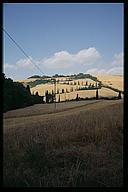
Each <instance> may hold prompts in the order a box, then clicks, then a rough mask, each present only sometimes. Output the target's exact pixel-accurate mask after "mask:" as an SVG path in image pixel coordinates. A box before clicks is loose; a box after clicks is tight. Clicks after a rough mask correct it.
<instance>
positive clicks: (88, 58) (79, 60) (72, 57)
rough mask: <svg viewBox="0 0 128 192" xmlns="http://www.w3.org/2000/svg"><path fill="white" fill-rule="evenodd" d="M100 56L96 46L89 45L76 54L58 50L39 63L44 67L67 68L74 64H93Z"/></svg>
mask: <svg viewBox="0 0 128 192" xmlns="http://www.w3.org/2000/svg"><path fill="white" fill-rule="evenodd" d="M100 58H101V56H100V53H99V52H98V51H97V50H96V48H94V47H91V48H88V49H83V50H80V51H79V52H78V53H76V54H71V53H69V52H67V51H60V52H57V53H55V54H54V55H53V56H51V57H49V58H45V59H44V60H42V61H41V63H42V64H43V65H44V66H45V67H46V68H49V69H50V68H51V69H53V68H56V69H57V68H58V69H59V68H61V69H63V68H69V67H71V66H74V65H76V64H77V65H80V64H83V65H88V64H95V63H96V62H97V60H99V59H100Z"/></svg>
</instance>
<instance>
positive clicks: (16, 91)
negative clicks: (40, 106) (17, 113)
mask: <svg viewBox="0 0 128 192" xmlns="http://www.w3.org/2000/svg"><path fill="white" fill-rule="evenodd" d="M2 78H3V112H6V111H8V110H12V109H18V108H22V107H26V106H30V105H33V104H37V103H42V102H43V97H41V96H39V95H38V94H36V95H32V94H31V92H30V87H29V85H27V87H25V86H23V84H22V83H19V82H13V80H12V79H10V78H6V77H5V74H4V73H3V74H2Z"/></svg>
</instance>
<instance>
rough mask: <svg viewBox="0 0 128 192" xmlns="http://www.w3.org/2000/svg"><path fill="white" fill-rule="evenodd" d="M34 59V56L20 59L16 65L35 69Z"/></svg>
mask: <svg viewBox="0 0 128 192" xmlns="http://www.w3.org/2000/svg"><path fill="white" fill-rule="evenodd" d="M32 62H34V61H33V59H32V57H30V59H29V58H27V59H20V60H19V61H17V62H16V66H18V67H20V68H21V67H23V68H29V69H33V68H34V65H33V63H32Z"/></svg>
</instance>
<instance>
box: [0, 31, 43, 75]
mask: <svg viewBox="0 0 128 192" xmlns="http://www.w3.org/2000/svg"><path fill="white" fill-rule="evenodd" d="M3 31H4V32H5V33H6V35H7V36H8V37H9V38H10V39H11V40H12V41H13V43H15V45H16V46H17V47H18V48H19V49H20V50H21V52H22V53H23V54H24V55H25V56H26V57H27V58H28V59H29V60H30V61H31V63H32V64H33V65H34V66H35V67H36V68H37V69H38V70H39V71H40V72H41V73H42V74H44V72H43V71H42V70H41V69H40V68H39V67H38V66H37V65H36V64H35V63H34V62H33V60H32V59H31V58H30V57H29V56H28V54H27V53H26V52H25V51H24V50H23V48H22V47H21V46H20V45H19V44H18V43H17V42H16V41H15V40H14V39H13V38H12V37H11V35H10V34H9V33H8V32H7V31H6V30H5V29H4V28H3Z"/></svg>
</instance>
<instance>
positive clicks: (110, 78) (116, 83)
mask: <svg viewBox="0 0 128 192" xmlns="http://www.w3.org/2000/svg"><path fill="white" fill-rule="evenodd" d="M97 78H98V80H100V81H102V83H103V84H104V85H108V86H111V87H113V88H116V89H119V90H122V91H123V90H124V84H123V77H122V76H114V75H97ZM34 80H37V79H33V78H31V79H27V80H22V81H20V82H22V83H25V84H27V83H28V82H30V81H34ZM56 80H59V81H60V82H59V83H57V84H56V92H57V90H59V94H60V101H65V100H72V99H75V98H76V96H77V94H78V96H79V97H80V98H86V97H88V98H90V97H95V95H96V91H95V90H79V91H78V90H77V89H78V88H82V87H84V86H85V84H86V81H87V82H88V84H90V83H91V84H94V85H95V83H96V82H95V81H93V80H91V79H88V78H86V79H78V80H72V81H69V85H68V84H63V83H64V82H68V78H67V77H59V78H56ZM78 81H79V85H78ZM74 82H76V85H74ZM71 83H72V85H71ZM82 83H83V85H82ZM71 88H72V89H73V91H72V92H71ZM54 89H55V88H54V84H50V83H47V84H39V85H36V86H35V87H32V88H31V89H30V90H31V93H32V94H35V93H36V92H37V91H38V94H39V95H40V96H45V92H46V91H47V90H48V92H49V93H52V90H53V91H54ZM62 89H64V92H66V94H65V93H64V94H63V93H62ZM59 94H57V95H56V101H58V99H59ZM117 95H118V93H117V92H115V91H113V90H111V89H108V88H104V87H102V88H101V89H99V97H115V96H117ZM122 97H123V95H122Z"/></svg>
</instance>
